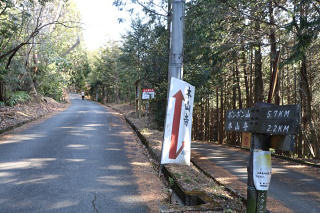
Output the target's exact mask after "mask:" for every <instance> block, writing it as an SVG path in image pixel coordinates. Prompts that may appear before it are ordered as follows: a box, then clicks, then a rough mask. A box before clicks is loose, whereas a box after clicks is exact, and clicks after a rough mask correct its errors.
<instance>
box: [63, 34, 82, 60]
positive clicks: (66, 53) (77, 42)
mask: <svg viewBox="0 0 320 213" xmlns="http://www.w3.org/2000/svg"><path fill="white" fill-rule="evenodd" d="M79 44H80V38H79V37H78V39H77V41H76V43H74V44H73V45H72V46H71V47H70V48H69V49H68V50H67V51H65V52H64V53H63V54H62V57H65V56H66V55H68V54H69V53H70V52H71V51H72V50H73V49H74V48H76V47H77V46H78V45H79Z"/></svg>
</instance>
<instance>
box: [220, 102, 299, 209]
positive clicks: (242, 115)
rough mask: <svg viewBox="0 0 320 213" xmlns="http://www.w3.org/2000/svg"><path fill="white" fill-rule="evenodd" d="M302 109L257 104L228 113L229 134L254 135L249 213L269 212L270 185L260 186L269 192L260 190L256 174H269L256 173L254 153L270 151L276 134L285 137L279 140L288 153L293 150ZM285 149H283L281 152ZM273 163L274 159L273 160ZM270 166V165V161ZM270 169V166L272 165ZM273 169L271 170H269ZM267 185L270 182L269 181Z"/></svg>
mask: <svg viewBox="0 0 320 213" xmlns="http://www.w3.org/2000/svg"><path fill="white" fill-rule="evenodd" d="M300 117H301V116H300V106H299V105H284V106H277V105H273V104H268V103H257V104H256V105H255V107H253V108H247V109H235V110H229V111H227V114H226V123H225V128H226V130H227V131H236V132H251V133H253V134H252V136H251V137H252V138H251V141H252V143H251V147H250V159H249V164H248V168H247V169H248V184H247V212H248V213H256V212H259V213H264V212H266V211H267V210H266V201H267V190H268V187H269V183H259V184H261V186H262V187H265V189H266V190H257V188H256V186H255V180H254V178H255V177H254V175H256V176H258V178H259V177H263V176H264V175H270V178H271V171H270V174H268V172H265V171H260V173H259V172H258V174H254V167H255V166H256V165H255V161H254V153H256V152H259V151H269V149H270V147H271V137H272V136H274V135H283V136H285V137H284V138H285V139H284V140H282V141H278V143H282V145H281V146H276V147H277V148H278V149H279V147H280V149H281V147H282V148H284V149H285V150H286V151H287V150H290V149H292V148H293V145H294V135H295V134H297V133H298V130H299V126H300V120H301V119H300ZM282 150H283V149H282ZM270 160H271V159H270ZM270 164H271V162H270ZM270 167H271V166H270ZM270 169H271V168H270ZM266 182H267V181H266Z"/></svg>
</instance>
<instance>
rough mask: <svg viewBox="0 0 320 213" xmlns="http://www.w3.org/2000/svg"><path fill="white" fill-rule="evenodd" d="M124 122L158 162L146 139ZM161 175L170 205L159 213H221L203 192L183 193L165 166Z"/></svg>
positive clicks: (220, 208)
mask: <svg viewBox="0 0 320 213" xmlns="http://www.w3.org/2000/svg"><path fill="white" fill-rule="evenodd" d="M125 120H126V121H127V123H128V124H129V125H130V126H131V128H132V129H133V130H134V131H135V133H136V134H137V136H138V137H139V139H140V141H141V142H142V143H143V144H144V146H145V147H146V148H147V150H148V152H149V154H150V155H151V157H152V158H153V159H155V160H156V161H157V162H159V161H160V158H159V156H158V155H157V154H156V153H155V152H154V150H152V148H151V147H150V146H149V143H148V141H147V139H146V138H145V137H144V136H143V135H142V134H141V133H140V131H139V130H138V129H137V128H136V126H135V125H134V124H133V123H132V122H131V121H130V120H129V119H128V118H126V117H125ZM163 175H164V177H165V178H166V180H167V182H168V183H169V185H170V188H171V190H172V193H171V195H170V204H169V205H163V206H161V208H160V212H161V213H173V212H174V213H178V212H181V213H182V212H204V211H210V212H223V207H221V205H220V204H219V203H217V202H215V201H214V200H213V199H212V198H210V197H209V196H208V195H207V194H206V193H205V192H203V191H185V190H184V189H183V188H182V187H181V186H180V185H179V183H178V182H177V181H176V179H175V177H173V175H172V174H171V173H170V172H169V171H168V170H167V168H166V167H165V166H164V167H163Z"/></svg>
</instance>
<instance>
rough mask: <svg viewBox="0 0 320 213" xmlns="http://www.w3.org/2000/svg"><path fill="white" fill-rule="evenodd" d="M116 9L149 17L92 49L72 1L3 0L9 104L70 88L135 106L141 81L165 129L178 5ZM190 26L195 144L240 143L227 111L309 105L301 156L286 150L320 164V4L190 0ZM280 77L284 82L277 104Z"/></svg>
mask: <svg viewBox="0 0 320 213" xmlns="http://www.w3.org/2000/svg"><path fill="white" fill-rule="evenodd" d="M113 4H114V6H115V7H118V9H119V11H127V12H128V13H132V14H135V12H136V11H135V7H134V5H137V6H139V7H140V8H142V9H143V14H141V15H140V16H138V15H132V17H134V19H132V20H131V29H130V31H128V32H127V33H126V34H125V35H123V37H122V40H121V42H109V43H106V45H105V47H103V48H100V49H99V50H98V51H96V52H94V53H92V52H88V51H87V50H86V49H85V47H84V46H83V45H82V40H83V36H82V33H81V24H80V22H81V20H80V16H79V13H78V11H77V9H76V7H75V6H74V4H73V3H72V1H62V0H61V1H60V0H46V1H45V0H43V1H32V0H28V1H27V0H2V1H1V6H0V26H1V31H0V46H1V52H0V101H1V102H0V103H1V105H12V104H15V102H17V100H20V99H23V98H26V99H29V98H33V97H37V94H39V95H43V96H49V97H52V98H54V99H56V100H62V98H63V92H64V91H65V90H66V89H67V88H68V89H70V88H72V89H73V90H77V91H80V90H86V91H87V93H88V94H89V95H90V96H91V97H92V98H94V99H98V101H100V102H103V103H111V102H117V103H122V102H127V103H130V104H132V105H135V104H136V84H137V83H140V84H141V88H154V89H155V92H156V96H155V99H153V100H152V101H151V103H150V105H151V114H152V115H153V116H152V119H154V122H155V123H156V124H157V125H156V126H155V127H154V128H158V129H163V123H164V117H165V109H166V102H167V101H166V100H167V86H168V85H167V84H168V58H169V57H168V55H169V46H170V45H169V42H170V38H169V35H170V32H169V29H170V27H169V26H170V18H171V8H172V1H171V0H158V1H155V0H154V1H142V0H141V1H140V0H134V1H131V0H115V1H114V3H113ZM122 21H124V20H121V19H119V22H120V23H121V22H122ZM101 27H104V26H101ZM184 30H185V37H184V42H185V44H184V66H183V79H184V80H185V81H187V82H189V83H190V84H192V85H194V86H195V87H196V96H195V106H194V107H195V108H194V114H193V130H192V137H193V139H194V140H200V141H201V140H202V141H212V142H217V143H220V144H230V145H240V136H241V135H240V134H238V133H237V134H235V133H228V132H226V131H225V128H224V122H225V114H226V111H227V110H229V109H239V108H247V107H252V106H253V105H254V104H255V103H257V102H267V101H269V102H271V103H273V104H276V105H287V104H300V105H301V111H302V119H301V128H300V133H299V134H298V135H297V137H296V143H295V150H294V152H284V153H279V154H282V155H285V156H290V157H294V158H309V159H319V158H320V149H319V143H320V135H319V131H318V130H319V128H320V111H319V107H320V97H319V96H320V88H318V87H317V83H318V82H320V81H319V80H320V79H319V78H320V73H319V67H320V65H319V63H320V60H319V57H320V53H319V51H318V50H319V46H320V39H319V38H318V35H319V31H320V1H318V0H300V1H296V0H261V1H251V0H228V1H225V0H189V1H186V5H185V29H184ZM273 73H277V84H276V87H275V88H274V94H275V95H274V97H273V98H272V99H271V98H270V94H269V93H270V90H271V89H272V88H273V85H272V79H273V75H272V74H273ZM268 99H269V100H268ZM138 102H139V101H138ZM140 105H142V108H143V107H144V106H145V105H146V103H145V102H143V103H142V104H140V103H139V106H140ZM137 108H138V109H137V111H138V112H139V111H140V107H137ZM138 116H140V113H138ZM141 116H144V115H143V113H142V115H141Z"/></svg>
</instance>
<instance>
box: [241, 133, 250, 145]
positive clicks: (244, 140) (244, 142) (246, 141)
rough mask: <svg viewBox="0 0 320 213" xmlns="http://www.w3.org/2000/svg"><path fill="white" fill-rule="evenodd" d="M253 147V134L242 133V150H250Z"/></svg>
mask: <svg viewBox="0 0 320 213" xmlns="http://www.w3.org/2000/svg"><path fill="white" fill-rule="evenodd" d="M250 146H251V133H250V132H242V138H241V148H245V149H250Z"/></svg>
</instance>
